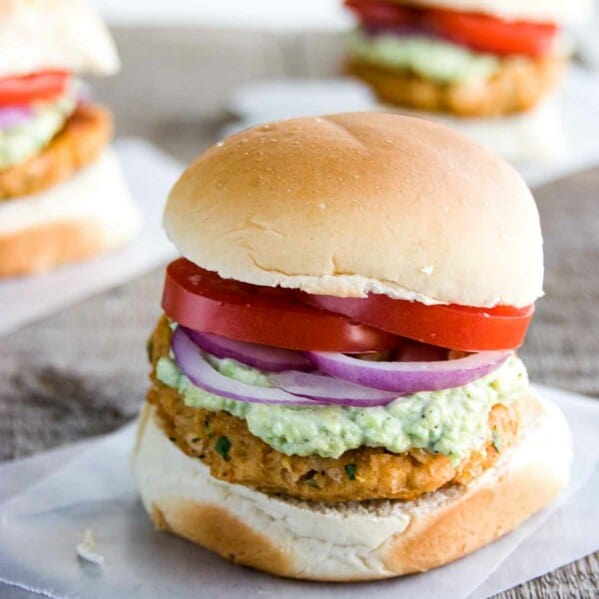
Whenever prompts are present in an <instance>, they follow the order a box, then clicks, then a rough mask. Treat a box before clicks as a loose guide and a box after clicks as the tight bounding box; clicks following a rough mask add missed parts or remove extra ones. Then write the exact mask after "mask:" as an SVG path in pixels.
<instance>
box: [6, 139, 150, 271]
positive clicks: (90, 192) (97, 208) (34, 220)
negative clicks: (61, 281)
mask: <svg viewBox="0 0 599 599" xmlns="http://www.w3.org/2000/svg"><path fill="white" fill-rule="evenodd" d="M140 227H141V214H140V212H139V209H138V208H137V206H136V205H135V204H134V202H133V200H132V199H131V196H130V195H129V191H128V189H127V185H126V183H125V180H124V177H123V174H122V172H121V169H120V167H119V164H118V159H117V157H116V156H115V154H114V153H113V151H112V150H111V149H110V148H107V149H105V150H104V151H103V154H102V155H101V156H100V158H99V159H98V160H96V161H95V162H94V163H92V164H91V165H90V166H87V167H85V168H83V169H81V170H80V171H78V172H77V173H76V174H75V175H74V176H73V177H71V178H70V179H69V180H68V181H66V182H63V183H60V184H58V185H54V186H52V187H51V188H49V189H47V190H45V191H43V192H40V193H37V194H33V195H30V196H22V197H18V198H15V199H12V200H7V201H0V277H5V276H13V275H21V274H26V273H33V272H43V271H46V270H49V269H51V268H54V267H55V266H59V265H61V264H64V263H66V262H72V261H76V260H83V259H85V258H90V257H92V256H95V255H97V254H100V253H103V252H107V251H109V250H113V249H115V248H117V247H120V246H122V245H124V244H125V243H127V242H128V241H130V240H131V239H133V238H134V237H135V236H136V235H137V233H138V232H139V230H140Z"/></svg>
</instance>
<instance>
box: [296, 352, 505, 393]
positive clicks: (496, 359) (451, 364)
mask: <svg viewBox="0 0 599 599" xmlns="http://www.w3.org/2000/svg"><path fill="white" fill-rule="evenodd" d="M511 353H512V352H510V351H489V352H480V353H478V354H472V355H470V356H467V357H465V358H460V359H458V360H447V361H441V362H369V361H366V360H359V359H356V358H351V357H349V356H346V355H345V354H339V353H331V352H307V354H306V355H307V356H308V357H309V358H310V360H312V361H313V362H314V364H316V366H317V367H318V369H319V370H320V371H322V372H324V373H326V374H328V375H330V376H334V377H338V378H340V379H344V380H347V381H351V382H352V383H357V384H359V385H365V386H366V387H372V388H374V389H382V390H384V391H394V392H396V393H398V394H408V393H416V392H418V391H438V390H439V389H450V388H452V387H461V386H462V385H466V384H468V383H470V382H472V381H474V380H476V379H478V378H480V377H482V376H484V375H486V374H488V373H489V372H492V371H493V370H496V369H497V368H499V367H500V366H501V365H502V364H503V363H504V362H505V361H506V360H507V358H508V357H509V356H510V354H511Z"/></svg>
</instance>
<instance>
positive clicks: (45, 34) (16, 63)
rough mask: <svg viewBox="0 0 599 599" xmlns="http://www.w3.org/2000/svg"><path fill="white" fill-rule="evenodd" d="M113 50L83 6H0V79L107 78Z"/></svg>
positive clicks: (58, 0)
mask: <svg viewBox="0 0 599 599" xmlns="http://www.w3.org/2000/svg"><path fill="white" fill-rule="evenodd" d="M119 66H120V65H119V59H118V56H117V52H116V48H115V46H114V43H113V41H112V38H111V37H110V34H109V33H108V30H107V29H106V26H105V25H104V23H103V22H102V20H101V18H100V16H99V14H98V13H97V11H96V10H95V9H94V8H93V6H92V2H91V1H86V0H5V1H3V2H1V3H0V78H1V77H9V76H15V75H24V74H28V73H35V72H36V71H43V70H47V69H61V70H66V71H73V72H76V73H78V72H82V71H85V72H89V73H93V74H95V75H110V74H112V73H115V72H116V71H118V69H119Z"/></svg>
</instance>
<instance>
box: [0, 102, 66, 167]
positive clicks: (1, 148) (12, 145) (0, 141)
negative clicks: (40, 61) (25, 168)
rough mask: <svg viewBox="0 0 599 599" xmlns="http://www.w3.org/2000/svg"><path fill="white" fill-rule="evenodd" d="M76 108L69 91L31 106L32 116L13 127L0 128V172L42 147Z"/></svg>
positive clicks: (30, 155) (23, 160) (24, 159)
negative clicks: (48, 100) (56, 98)
mask: <svg viewBox="0 0 599 599" xmlns="http://www.w3.org/2000/svg"><path fill="white" fill-rule="evenodd" d="M75 106H76V100H75V96H74V94H73V93H72V92H69V93H67V94H65V95H64V96H63V97H61V98H60V99H58V100H56V101H54V102H46V103H43V104H38V105H37V106H34V107H33V112H34V114H33V116H32V117H31V118H30V119H27V120H26V121H25V122H23V123H22V124H20V125H17V126H16V127H11V128H9V129H0V169H2V168H7V167H9V166H14V165H16V164H20V163H22V162H25V161H26V160H27V159H29V158H31V157H32V156H34V155H35V154H37V153H38V152H39V151H40V150H41V149H42V148H44V147H46V146H47V145H48V143H50V141H51V140H52V138H53V137H54V136H55V135H56V134H57V133H58V132H59V131H60V130H61V129H62V128H63V126H64V124H65V122H66V120H67V119H68V118H69V116H70V115H71V114H72V113H73V111H74V110H75Z"/></svg>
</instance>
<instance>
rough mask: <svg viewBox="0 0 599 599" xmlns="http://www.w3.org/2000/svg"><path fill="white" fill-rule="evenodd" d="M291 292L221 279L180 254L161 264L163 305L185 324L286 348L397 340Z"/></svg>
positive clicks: (361, 346) (358, 348) (387, 344)
mask: <svg viewBox="0 0 599 599" xmlns="http://www.w3.org/2000/svg"><path fill="white" fill-rule="evenodd" d="M296 296H297V294H296V293H295V292H294V291H292V290H289V289H280V288H272V287H262V286H259V285H250V284H247V283H240V282H239V281H234V280H227V279H222V278H221V277H219V276H218V275H217V274H216V273H214V272H210V271H207V270H204V269H202V268H200V267H199V266H196V265H195V264H193V262H190V261H189V260H186V259H184V258H180V259H179V260H175V261H174V262H172V263H171V264H169V266H168V267H167V269H166V280H165V285H164V294H163V297H162V307H163V309H164V311H165V313H166V314H167V315H168V316H169V317H170V318H172V319H173V320H174V321H176V322H177V323H179V324H181V325H184V326H186V327H189V328H192V329H196V330H199V331H204V332H208V333H214V334H217V335H222V336H223V337H229V338H231V339H237V340H240V341H249V342H252V343H260V344H263V345H272V346H274V347H282V348H286V349H296V350H303V351H309V350H313V351H333V352H344V353H361V352H370V351H378V350H383V349H392V348H395V347H397V346H398V345H400V344H401V340H399V339H398V338H397V337H396V336H395V335H391V334H389V333H386V332H383V331H380V330H377V329H374V328H372V327H369V326H367V325H363V324H358V323H355V322H353V321H352V319H351V318H348V317H346V316H342V315H340V314H332V313H330V312H325V311H323V310H320V309H317V308H313V307H311V306H307V305H306V304H304V303H301V302H299V301H298V300H297V297H296Z"/></svg>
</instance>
